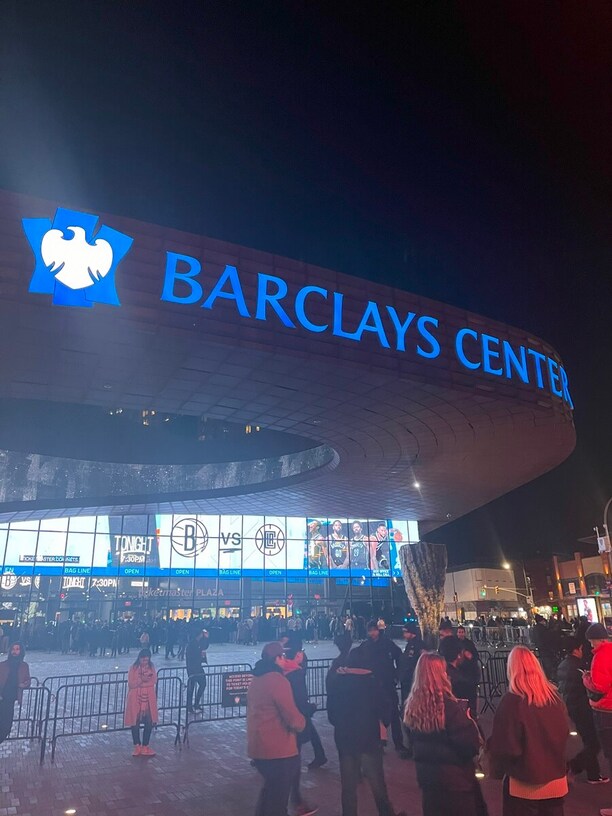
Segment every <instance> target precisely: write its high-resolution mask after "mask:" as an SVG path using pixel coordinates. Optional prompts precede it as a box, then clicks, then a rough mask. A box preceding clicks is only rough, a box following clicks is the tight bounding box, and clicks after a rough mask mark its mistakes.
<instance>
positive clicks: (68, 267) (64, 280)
mask: <svg viewBox="0 0 612 816" xmlns="http://www.w3.org/2000/svg"><path fill="white" fill-rule="evenodd" d="M97 223H98V216H97V215H90V214H88V213H80V212H76V211H75V210H66V209H63V208H61V207H60V208H58V210H57V212H56V213H55V218H54V219H53V223H51V221H50V219H49V218H24V219H23V221H22V224H23V230H24V232H25V234H26V238H27V239H28V242H29V244H30V246H31V247H32V252H33V253H34V258H35V260H36V264H35V266H34V272H33V273H32V280H31V281H30V287H29V291H30V292H37V293H38V294H43V295H53V304H54V305H56V306H85V307H91V306H93V305H94V303H107V304H109V305H111V306H119V305H120V302H119V298H118V297H117V290H116V289H115V271H116V269H117V266H118V264H119V262H120V261H121V259H122V258H123V257H124V256H125V255H126V254H127V252H128V250H129V248H130V247H131V246H132V241H133V239H132V238H130V237H129V236H128V235H124V234H123V233H122V232H118V231H117V230H114V229H111V228H110V227H107V226H105V225H103V226H101V227H100V229H99V230H98V232H97V233H96V234H95V236H94V230H95V228H96V225H97Z"/></svg>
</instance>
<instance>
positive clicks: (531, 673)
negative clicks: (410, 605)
mask: <svg viewBox="0 0 612 816" xmlns="http://www.w3.org/2000/svg"><path fill="white" fill-rule="evenodd" d="M508 689H509V690H508V692H507V693H506V694H504V696H503V697H502V699H501V700H500V703H499V705H498V707H497V711H496V712H495V716H494V718H493V731H492V734H491V736H490V738H489V741H488V743H487V751H488V753H489V756H490V759H491V763H492V765H493V766H494V767H495V768H496V769H497V770H498V771H499V772H500V773H503V774H504V786H503V816H563V800H564V798H565V796H566V794H567V790H568V787H567V776H566V761H565V750H566V746H567V739H568V736H569V726H568V716H567V709H566V707H565V703H564V702H563V700H562V699H561V698H560V697H559V695H558V693H557V691H556V689H555V687H554V686H553V685H552V683H551V682H550V681H549V680H548V679H547V677H546V675H545V674H544V671H543V669H542V667H541V665H540V663H539V661H538V659H537V658H536V656H535V655H534V654H533V652H532V651H531V650H530V649H528V648H527V647H526V646H515V647H514V648H513V649H512V651H511V652H510V656H509V657H508Z"/></svg>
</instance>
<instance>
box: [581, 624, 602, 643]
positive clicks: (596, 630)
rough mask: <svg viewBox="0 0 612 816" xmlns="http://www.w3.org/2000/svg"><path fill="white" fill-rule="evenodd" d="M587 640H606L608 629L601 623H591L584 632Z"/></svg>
mask: <svg viewBox="0 0 612 816" xmlns="http://www.w3.org/2000/svg"><path fill="white" fill-rule="evenodd" d="M585 637H586V639H587V640H607V639H608V630H607V629H606V627H605V626H604V625H603V624H601V623H592V624H591V625H590V626H589V628H588V629H587V630H586V632H585Z"/></svg>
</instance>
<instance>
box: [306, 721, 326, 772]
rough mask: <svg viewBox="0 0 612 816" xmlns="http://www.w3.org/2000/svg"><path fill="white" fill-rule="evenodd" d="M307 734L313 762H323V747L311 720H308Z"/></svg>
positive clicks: (324, 757) (324, 758)
mask: <svg viewBox="0 0 612 816" xmlns="http://www.w3.org/2000/svg"><path fill="white" fill-rule="evenodd" d="M308 736H309V737H310V742H311V743H312V749H313V751H314V758H315V762H324V761H325V760H326V759H327V757H326V756H325V749H324V748H323V744H322V742H321V737H320V736H319V732H318V731H317V729H316V728H315V726H314V723H313V721H312V720H309V721H308Z"/></svg>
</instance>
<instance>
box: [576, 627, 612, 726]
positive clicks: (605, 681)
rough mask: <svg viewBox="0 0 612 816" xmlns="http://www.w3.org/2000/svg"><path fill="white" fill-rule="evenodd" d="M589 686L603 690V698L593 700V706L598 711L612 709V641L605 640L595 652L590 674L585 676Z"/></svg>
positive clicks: (585, 681) (595, 689) (586, 683)
mask: <svg viewBox="0 0 612 816" xmlns="http://www.w3.org/2000/svg"><path fill="white" fill-rule="evenodd" d="M583 679H584V684H585V686H586V687H587V688H590V689H592V690H594V691H599V692H601V693H602V694H603V695H604V696H603V697H602V698H601V700H597V701H594V700H591V701H590V703H591V707H592V708H594V709H596V710H598V711H612V641H604V642H603V643H602V644H600V645H599V646H598V647H597V648H596V649H595V650H594V652H593V662H592V663H591V673H590V682H589V675H585V676H584V678H583Z"/></svg>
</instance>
